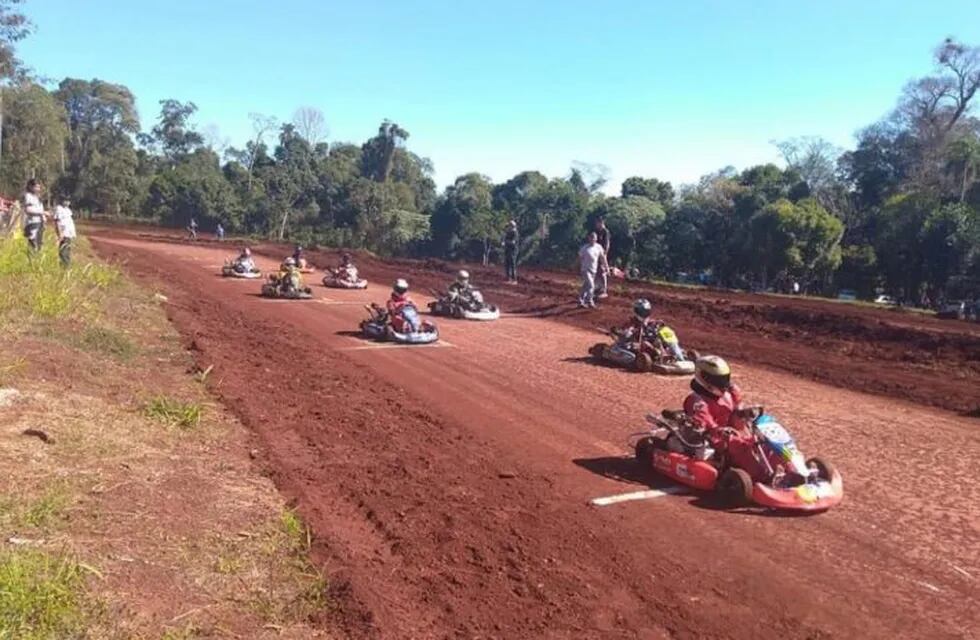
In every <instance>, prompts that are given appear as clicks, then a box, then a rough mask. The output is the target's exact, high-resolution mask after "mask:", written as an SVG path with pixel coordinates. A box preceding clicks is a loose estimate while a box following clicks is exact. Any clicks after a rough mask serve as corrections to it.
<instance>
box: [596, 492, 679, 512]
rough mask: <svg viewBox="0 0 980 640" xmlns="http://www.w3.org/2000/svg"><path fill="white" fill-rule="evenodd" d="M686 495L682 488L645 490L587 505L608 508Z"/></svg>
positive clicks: (599, 500)
mask: <svg viewBox="0 0 980 640" xmlns="http://www.w3.org/2000/svg"><path fill="white" fill-rule="evenodd" d="M684 493H687V489H685V488H684V487H665V488H663V489H647V490H646V491H632V492H630V493H620V494H618V495H614V496H606V497H604V498H593V499H592V500H589V504H591V505H592V506H595V507H608V506H609V505H611V504H619V503H620V502H631V501H633V500H650V499H652V498H662V497H664V496H676V495H680V494H684Z"/></svg>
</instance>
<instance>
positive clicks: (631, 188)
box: [621, 176, 674, 207]
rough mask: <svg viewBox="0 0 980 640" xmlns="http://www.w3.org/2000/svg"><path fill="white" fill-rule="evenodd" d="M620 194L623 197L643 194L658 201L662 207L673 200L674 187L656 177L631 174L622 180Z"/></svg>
mask: <svg viewBox="0 0 980 640" xmlns="http://www.w3.org/2000/svg"><path fill="white" fill-rule="evenodd" d="M621 195H622V196H623V197H624V198H628V197H629V196H643V197H644V198H649V199H651V200H653V201H654V202H659V203H660V206H662V207H669V206H670V205H672V204H673V202H674V187H673V186H672V185H671V184H670V183H669V182H661V181H660V180H657V179H656V178H641V177H639V176H632V177H630V178H626V180H624V181H623V186H622V188H621Z"/></svg>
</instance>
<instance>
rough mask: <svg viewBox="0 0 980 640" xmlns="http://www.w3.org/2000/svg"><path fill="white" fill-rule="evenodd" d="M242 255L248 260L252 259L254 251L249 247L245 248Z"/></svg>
mask: <svg viewBox="0 0 980 640" xmlns="http://www.w3.org/2000/svg"><path fill="white" fill-rule="evenodd" d="M242 255H243V256H245V257H246V258H248V257H251V256H252V250H251V249H249V248H248V247H245V248H244V249H242Z"/></svg>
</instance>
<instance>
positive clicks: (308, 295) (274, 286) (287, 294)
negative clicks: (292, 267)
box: [262, 273, 313, 300]
mask: <svg viewBox="0 0 980 640" xmlns="http://www.w3.org/2000/svg"><path fill="white" fill-rule="evenodd" d="M284 280H285V278H282V277H280V276H279V274H275V273H273V274H270V275H269V279H268V281H266V282H265V283H263V284H262V295H263V296H264V297H266V298H282V299H284V300H310V299H312V298H313V290H312V289H310V288H309V287H304V286H302V285H300V286H298V287H297V286H292V285H290V284H288V283H286V282H284Z"/></svg>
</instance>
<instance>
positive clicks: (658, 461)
mask: <svg viewBox="0 0 980 640" xmlns="http://www.w3.org/2000/svg"><path fill="white" fill-rule="evenodd" d="M652 455H653V460H652V463H653V468H654V469H655V470H656V471H657V472H658V473H661V474H663V475H665V476H667V477H668V478H672V479H674V480H676V481H677V482H680V483H681V484H685V485H687V486H689V487H694V488H695V489H699V490H701V491H712V490H714V488H715V484H716V483H717V482H718V469H716V468H715V467H714V465H712V464H710V463H708V462H705V461H702V460H693V459H691V458H689V457H688V456H685V455H683V454H681V453H674V452H672V451H665V450H663V449H654V450H653V453H652Z"/></svg>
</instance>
